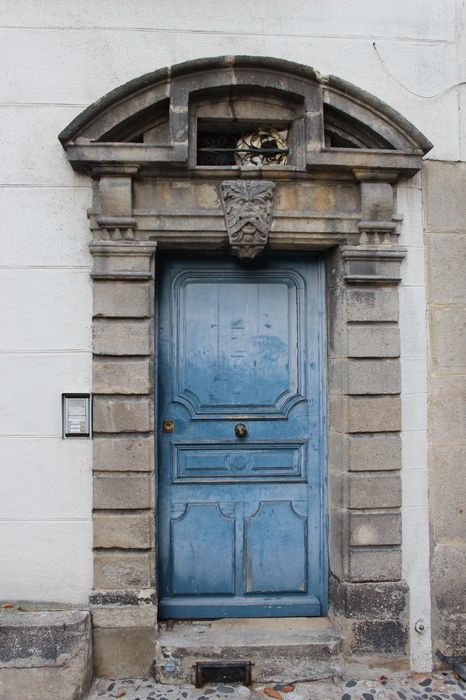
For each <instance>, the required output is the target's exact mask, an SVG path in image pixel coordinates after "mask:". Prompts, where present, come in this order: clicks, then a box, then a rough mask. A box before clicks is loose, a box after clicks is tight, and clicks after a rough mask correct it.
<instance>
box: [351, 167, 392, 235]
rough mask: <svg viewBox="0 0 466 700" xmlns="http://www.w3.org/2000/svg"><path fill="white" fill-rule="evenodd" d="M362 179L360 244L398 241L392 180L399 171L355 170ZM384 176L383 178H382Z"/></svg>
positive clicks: (359, 226) (357, 176) (359, 178)
mask: <svg viewBox="0 0 466 700" xmlns="http://www.w3.org/2000/svg"><path fill="white" fill-rule="evenodd" d="M355 175H356V178H357V179H358V180H360V181H361V185H360V188H361V221H360V222H359V224H358V228H359V231H360V237H359V244H360V245H363V246H364V245H381V244H382V245H383V244H386V245H390V244H392V243H394V242H396V221H395V220H394V195H393V188H392V185H391V180H396V178H397V173H393V174H392V177H390V173H387V172H384V173H380V174H378V173H374V174H371V172H370V171H369V172H367V171H366V172H364V171H363V172H358V171H356V172H355ZM382 178H383V180H382Z"/></svg>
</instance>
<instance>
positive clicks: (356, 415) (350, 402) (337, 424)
mask: <svg viewBox="0 0 466 700" xmlns="http://www.w3.org/2000/svg"><path fill="white" fill-rule="evenodd" d="M329 423H330V428H331V429H333V430H336V431H337V432H342V433H346V432H348V433H372V432H373V433H379V432H388V431H393V432H395V431H399V430H400V429H401V401H400V397H399V396H370V397H369V396H338V397H337V396H330V399H329Z"/></svg>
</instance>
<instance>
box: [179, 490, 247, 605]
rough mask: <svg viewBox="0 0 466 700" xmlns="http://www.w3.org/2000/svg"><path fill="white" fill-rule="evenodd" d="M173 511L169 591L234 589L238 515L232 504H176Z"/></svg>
mask: <svg viewBox="0 0 466 700" xmlns="http://www.w3.org/2000/svg"><path fill="white" fill-rule="evenodd" d="M177 510H178V511H180V510H181V511H182V512H181V515H177V514H176V511H177ZM173 511H174V512H175V514H174V516H172V518H171V521H170V555H171V567H170V568H171V571H170V579H171V586H170V591H169V592H170V593H171V594H172V595H183V594H188V595H205V594H215V595H218V594H229V595H231V594H232V593H234V586H235V583H234V570H235V518H234V515H233V512H232V507H231V505H230V504H221V503H186V504H176V505H175V506H174V507H173V508H172V513H173ZM224 511H225V512H224ZM225 513H227V514H225Z"/></svg>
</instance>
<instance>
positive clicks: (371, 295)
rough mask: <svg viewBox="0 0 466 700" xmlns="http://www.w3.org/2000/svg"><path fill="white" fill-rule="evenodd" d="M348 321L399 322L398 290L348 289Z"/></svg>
mask: <svg viewBox="0 0 466 700" xmlns="http://www.w3.org/2000/svg"><path fill="white" fill-rule="evenodd" d="M346 319H347V321H397V320H398V291H397V289H356V288H354V289H347V290H346Z"/></svg>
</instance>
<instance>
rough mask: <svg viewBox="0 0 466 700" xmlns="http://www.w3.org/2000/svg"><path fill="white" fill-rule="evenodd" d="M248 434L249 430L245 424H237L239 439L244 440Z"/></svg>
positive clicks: (236, 429) (236, 433)
mask: <svg viewBox="0 0 466 700" xmlns="http://www.w3.org/2000/svg"><path fill="white" fill-rule="evenodd" d="M247 434H248V429H247V428H246V426H245V425H244V423H237V425H235V435H236V437H237V438H244V437H246V435H247Z"/></svg>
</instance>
